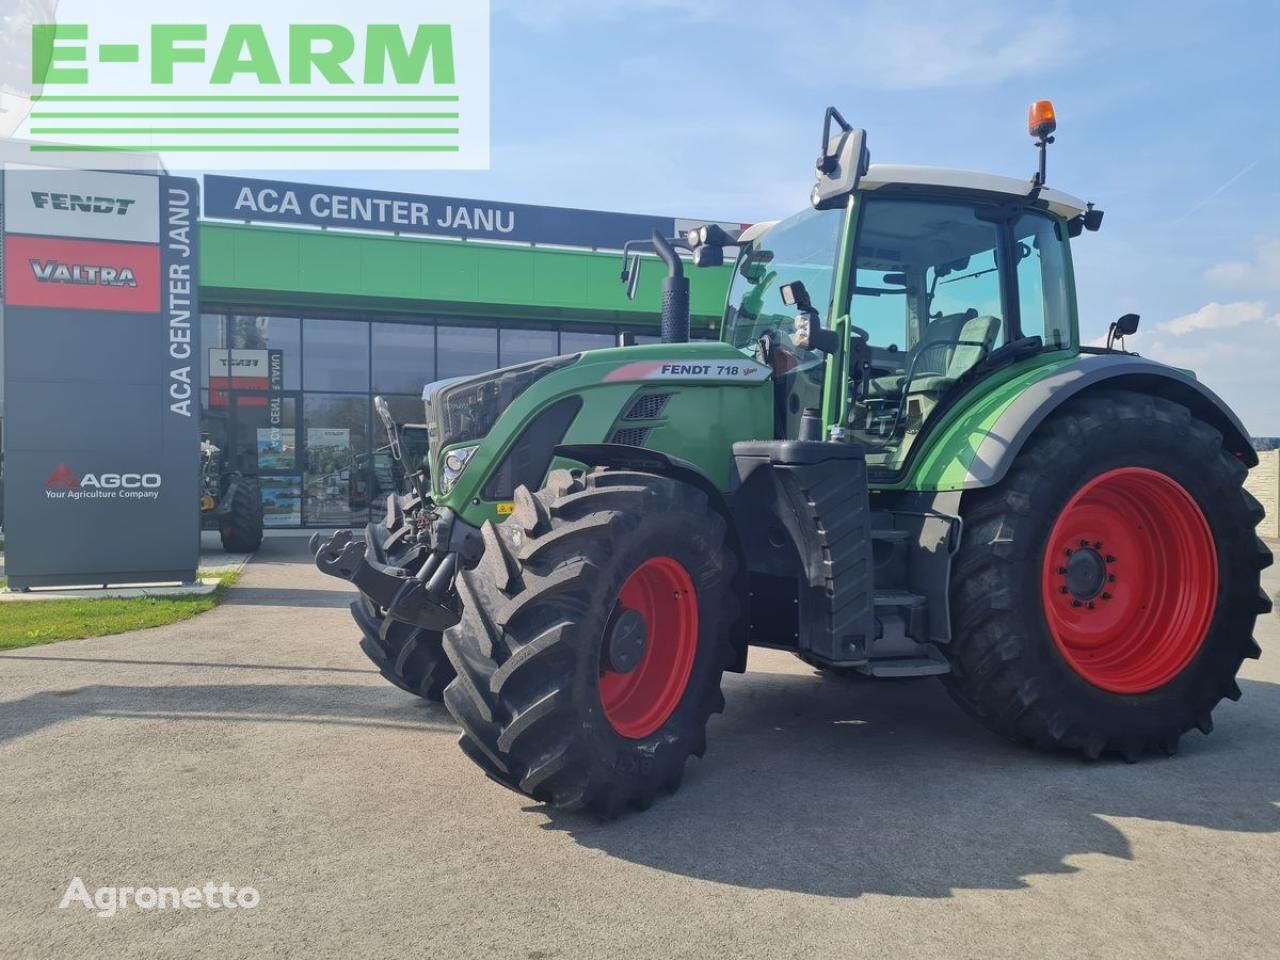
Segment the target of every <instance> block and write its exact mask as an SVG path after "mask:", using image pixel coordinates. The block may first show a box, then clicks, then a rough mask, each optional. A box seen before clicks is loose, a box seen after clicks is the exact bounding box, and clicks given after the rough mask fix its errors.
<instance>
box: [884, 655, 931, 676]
mask: <svg viewBox="0 0 1280 960" xmlns="http://www.w3.org/2000/svg"><path fill="white" fill-rule="evenodd" d="M864 669H865V670H866V672H867V673H868V674H870V675H871V676H873V677H932V676H937V675H938V674H940V673H950V672H951V664H949V663H948V662H947V661H946V660H945V659H943V658H942V657H941V656H930V657H900V658H898V659H896V660H872V661H870V662H869V663H868V664H867V665H866V667H865V668H864Z"/></svg>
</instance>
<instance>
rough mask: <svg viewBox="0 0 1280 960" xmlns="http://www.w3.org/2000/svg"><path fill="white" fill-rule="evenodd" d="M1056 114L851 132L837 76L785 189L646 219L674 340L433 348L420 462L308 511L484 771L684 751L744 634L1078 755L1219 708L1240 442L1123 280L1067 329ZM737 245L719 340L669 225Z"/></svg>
mask: <svg viewBox="0 0 1280 960" xmlns="http://www.w3.org/2000/svg"><path fill="white" fill-rule="evenodd" d="M1053 127H1054V121H1053V117H1052V109H1051V107H1050V106H1049V105H1048V104H1047V102H1045V101H1041V102H1039V103H1038V104H1037V105H1036V106H1035V107H1033V111H1032V134H1033V136H1035V137H1037V138H1038V143H1037V145H1038V146H1039V148H1040V164H1039V172H1038V173H1037V174H1036V175H1035V176H1034V177H1032V178H1030V180H1029V181H1027V180H1017V179H1011V178H1006V177H999V176H992V175H987V174H975V173H964V172H958V171H951V170H939V169H929V168H923V167H907V166H880V165H877V166H871V165H870V164H869V156H868V153H867V150H866V146H865V133H864V132H863V131H861V130H857V129H854V128H852V127H851V126H850V125H849V124H847V123H846V122H845V121H844V119H843V118H842V117H841V116H840V114H839V113H838V112H837V111H835V110H834V109H831V110H828V111H827V115H826V121H825V125H824V131H823V137H822V154H821V156H820V158H819V160H818V164H817V174H818V178H817V184H816V186H815V187H814V190H813V194H812V198H811V204H810V206H809V208H808V209H806V210H804V211H803V212H801V213H798V214H796V215H795V216H793V217H791V218H789V219H786V220H783V221H781V222H778V223H773V224H762V225H759V226H756V227H753V228H751V229H749V230H747V231H745V232H744V233H743V234H742V235H741V236H738V237H731V236H727V235H726V234H725V233H724V232H723V231H721V230H720V229H718V228H716V227H714V226H709V227H703V228H699V229H697V230H694V231H692V232H691V233H690V234H689V235H687V236H686V237H683V238H679V239H678V240H675V241H672V240H671V239H669V238H665V237H662V236H655V237H654V238H653V240H652V241H651V242H652V244H653V246H654V248H655V249H656V252H657V253H658V254H659V255H660V256H661V257H662V259H663V260H664V261H665V263H666V266H667V268H668V276H667V278H666V280H665V281H664V287H663V312H662V330H663V341H664V342H662V343H661V344H654V345H648V346H631V347H620V348H618V349H607V350H596V351H591V352H588V353H583V354H580V355H575V356H565V357H558V358H555V359H549V360H546V361H542V362H537V363H530V364H526V365H522V366H517V367H510V368H507V369H503V370H498V371H496V372H493V373H490V374H485V375H483V376H477V377H471V378H467V379H461V380H456V381H448V382H443V383H436V384H432V385H430V386H428V387H427V389H426V391H425V394H424V397H425V403H426V417H427V425H428V431H429V443H430V452H429V456H428V458H427V467H426V468H425V469H423V470H422V471H420V472H418V473H416V474H412V473H411V474H410V476H409V481H408V482H407V483H406V487H405V489H404V490H402V491H401V492H400V493H398V494H394V495H392V496H390V497H389V498H388V500H387V504H386V515H385V517H384V518H381V519H380V520H379V521H378V522H375V523H373V524H370V526H369V527H368V529H367V533H366V537H365V539H364V540H363V541H361V540H358V539H353V538H352V537H351V535H350V534H349V533H339V534H338V535H337V536H336V537H334V538H333V539H331V540H329V541H327V542H319V541H318V540H317V541H316V542H313V545H312V546H313V549H314V550H315V551H316V562H317V565H318V566H319V568H320V569H321V570H322V571H324V572H325V573H328V574H331V575H334V576H338V577H342V578H344V579H347V580H350V581H351V582H353V583H354V584H356V586H358V587H359V589H360V591H361V596H360V598H359V599H358V601H357V602H356V603H354V604H353V606H352V609H353V613H354V616H355V620H356V622H357V624H358V625H359V627H360V629H361V632H362V634H363V646H364V649H365V651H366V652H367V653H368V654H369V656H370V657H371V658H372V659H373V660H374V661H375V663H377V664H378V666H379V668H380V669H381V670H382V671H383V673H384V674H385V675H386V676H387V677H388V678H389V679H391V680H392V681H393V682H395V683H397V684H398V685H399V686H401V687H403V688H405V689H406V690H409V691H411V692H412V693H415V694H417V695H419V696H422V697H425V698H428V699H433V700H439V699H443V701H444V703H445V704H446V705H447V707H448V709H449V711H450V712H451V713H452V715H453V717H454V718H455V719H456V720H457V722H458V723H459V724H460V725H461V727H462V736H461V740H460V743H461V746H462V749H463V750H464V751H465V752H466V754H467V755H468V756H469V757H470V758H471V759H472V760H474V761H475V762H476V764H478V765H479V766H480V767H481V768H482V769H483V770H484V771H485V772H486V773H487V774H488V775H489V776H490V777H491V778H492V779H494V780H496V781H497V782H499V783H501V784H503V785H505V786H507V787H509V788H511V789H513V790H516V791H520V792H522V793H524V794H527V795H528V796H531V797H533V798H535V799H537V800H539V801H543V802H545V803H547V804H550V805H552V806H554V807H558V808H566V809H586V810H590V811H594V812H596V813H599V814H602V815H604V816H612V815H615V814H617V813H619V812H620V811H622V810H623V809H625V808H626V807H628V806H630V807H635V808H645V807H647V806H648V805H649V804H650V803H651V802H652V801H653V800H654V799H655V798H656V797H657V796H659V795H660V794H663V793H668V792H671V791H673V790H675V789H676V788H677V786H678V785H679V783H680V781H681V778H682V775H683V771H684V768H685V762H686V760H687V759H688V758H689V756H690V755H691V754H693V755H697V756H702V754H703V752H704V750H705V749H706V728H707V723H708V721H709V719H710V717H711V715H712V714H715V713H719V712H720V711H721V710H722V709H723V707H724V703H725V701H724V697H723V695H722V694H721V689H720V684H721V677H722V674H723V672H724V671H726V670H732V671H738V672H741V671H744V670H745V669H746V664H747V651H748V649H749V648H750V647H751V646H752V645H756V646H764V647H772V648H775V649H781V650H788V651H791V652H792V653H794V654H795V655H796V656H798V657H799V658H801V659H802V660H804V661H805V662H806V663H809V664H812V665H813V666H814V667H815V668H817V669H819V670H821V671H824V672H832V673H852V674H858V675H863V676H865V677H868V678H872V679H874V678H882V677H893V678H901V677H933V676H936V677H939V678H940V680H941V681H942V683H943V684H944V685H945V686H946V688H947V690H948V691H949V692H950V693H951V695H952V696H953V697H954V698H955V700H956V702H957V703H958V704H959V705H960V706H961V707H962V708H963V709H964V710H965V711H966V712H967V713H969V714H970V715H971V716H973V717H974V718H975V719H976V720H977V721H978V722H980V723H982V724H984V725H985V726H987V727H989V728H990V729H992V730H993V731H995V732H997V733H999V734H1002V735H1004V736H1007V737H1010V738H1012V739H1014V740H1017V741H1020V742H1023V743H1026V744H1030V745H1032V746H1035V747H1037V748H1040V749H1045V750H1065V751H1072V752H1075V753H1077V754H1081V755H1083V756H1084V757H1087V758H1089V759H1095V758H1098V757H1100V756H1102V755H1104V754H1109V755H1118V756H1120V757H1123V758H1124V759H1125V760H1129V761H1133V760H1136V759H1138V758H1139V756H1140V755H1142V754H1144V753H1146V752H1151V751H1159V752H1163V753H1166V754H1172V753H1173V752H1174V751H1175V750H1176V748H1177V745H1178V741H1179V738H1180V737H1181V736H1182V735H1183V734H1184V733H1186V732H1188V731H1189V730H1191V729H1193V728H1198V729H1199V730H1201V731H1202V732H1204V733H1208V732H1209V731H1210V729H1211V727H1212V721H1211V714H1212V712H1213V710H1214V708H1215V706H1216V705H1217V704H1218V703H1219V701H1221V700H1222V698H1223V697H1227V698H1230V699H1236V698H1238V697H1239V696H1240V688H1239V687H1238V686H1237V684H1236V673H1237V671H1238V670H1239V668H1240V666H1241V663H1242V662H1243V660H1244V659H1246V658H1253V657H1257V656H1259V653H1260V651H1259V648H1258V645H1257V644H1256V643H1255V641H1254V640H1253V637H1252V632H1253V626H1254V621H1255V618H1256V617H1257V616H1258V615H1259V614H1262V613H1265V612H1266V611H1268V610H1269V609H1270V603H1269V601H1268V600H1267V598H1266V596H1265V595H1264V594H1263V593H1262V592H1261V590H1260V587H1259V584H1260V571H1261V570H1262V569H1263V568H1264V567H1266V566H1267V565H1268V564H1269V563H1270V562H1271V555H1270V553H1269V551H1268V550H1267V549H1266V548H1265V546H1264V545H1263V544H1262V542H1261V541H1260V540H1259V539H1258V537H1257V536H1256V535H1255V532H1254V527H1255V525H1256V524H1257V523H1258V521H1259V520H1260V519H1261V517H1262V511H1261V509H1260V507H1259V505H1258V503H1257V502H1256V501H1255V500H1254V499H1253V498H1252V497H1251V496H1250V495H1249V494H1248V493H1246V492H1245V490H1244V489H1243V487H1242V483H1243V481H1244V478H1245V475H1246V472H1247V470H1248V468H1249V467H1250V466H1252V465H1253V464H1254V463H1255V462H1256V456H1255V454H1254V452H1253V449H1252V447H1251V445H1250V442H1249V437H1248V436H1247V434H1246V432H1245V430H1244V427H1243V426H1242V425H1241V423H1240V421H1239V420H1238V419H1237V418H1236V417H1235V415H1234V414H1233V413H1232V412H1231V411H1230V410H1229V409H1228V408H1227V407H1226V406H1225V405H1224V404H1223V403H1222V401H1221V400H1220V399H1219V398H1218V397H1217V396H1215V395H1214V394H1213V393H1212V392H1211V391H1210V390H1208V389H1207V388H1206V387H1204V386H1203V385H1202V384H1200V383H1199V382H1197V381H1196V379H1195V378H1194V377H1193V376H1192V375H1191V374H1189V373H1187V372H1185V371H1182V370H1176V369H1172V368H1170V367H1167V366H1163V365H1161V364H1159V363H1155V362H1153V361H1151V360H1147V359H1143V358H1142V357H1139V356H1138V355H1136V354H1134V353H1132V352H1128V351H1126V350H1125V349H1124V348H1123V337H1124V335H1126V334H1132V333H1133V332H1134V330H1135V329H1136V327H1137V323H1138V318H1137V317H1136V316H1133V315H1127V316H1125V317H1122V318H1121V319H1120V320H1118V321H1116V322H1115V323H1114V324H1112V328H1111V336H1110V337H1109V338H1108V345H1107V346H1106V347H1105V348H1102V347H1089V346H1082V345H1081V343H1080V335H1079V326H1078V317H1077V310H1076V297H1075V286H1074V280H1073V275H1072V266H1071V243H1070V241H1071V240H1072V239H1074V238H1076V237H1079V236H1080V235H1081V234H1082V233H1083V232H1084V231H1089V230H1096V229H1097V228H1098V227H1099V226H1100V224H1101V220H1102V212H1101V211H1099V210H1095V209H1094V208H1093V206H1092V205H1091V204H1086V203H1083V202H1081V201H1079V200H1076V199H1075V198H1073V197H1071V196H1068V195H1067V194H1064V193H1061V192H1059V191H1057V190H1052V189H1049V188H1048V187H1046V185H1045V178H1044V151H1045V146H1046V144H1047V143H1049V142H1052V137H1051V136H1050V134H1052V132H1053ZM728 246H736V247H737V248H738V251H739V252H738V255H737V260H736V265H735V270H734V274H733V283H732V287H731V289H730V291H729V296H728V304H727V306H726V309H725V316H724V323H723V330H722V340H721V341H720V342H688V340H689V334H688V330H689V320H688V280H687V278H686V277H685V276H684V265H685V260H684V258H682V257H681V256H679V255H678V254H677V250H676V248H678V247H683V248H685V249H687V250H688V251H690V252H691V254H692V261H693V263H694V264H695V265H715V264H720V263H722V262H723V261H724V249H725V248H726V247H728ZM640 263H641V261H640V260H639V259H631V260H627V259H625V258H624V264H626V266H625V267H624V271H623V274H624V280H627V281H629V282H630V283H631V284H632V286H633V288H634V283H635V280H636V277H637V276H638V272H639V269H640ZM381 409H382V411H383V412H384V413H385V404H384V405H381ZM384 420H385V421H386V423H387V424H388V430H389V432H390V433H391V439H392V446H393V450H398V449H399V441H398V439H397V437H396V435H395V434H396V431H395V425H394V423H393V422H392V421H391V419H390V415H389V414H386V415H385V416H384ZM850 689H851V695H853V693H854V691H855V688H852V687H851V688H850Z"/></svg>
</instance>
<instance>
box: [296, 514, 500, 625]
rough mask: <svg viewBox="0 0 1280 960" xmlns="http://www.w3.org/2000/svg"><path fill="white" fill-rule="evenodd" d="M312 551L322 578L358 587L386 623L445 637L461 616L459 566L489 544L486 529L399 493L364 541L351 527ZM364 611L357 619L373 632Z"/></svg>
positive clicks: (318, 540) (314, 542)
mask: <svg viewBox="0 0 1280 960" xmlns="http://www.w3.org/2000/svg"><path fill="white" fill-rule="evenodd" d="M311 550H312V552H313V553H314V554H315V558H316V566H317V567H318V568H319V569H320V572H321V573H326V574H328V575H329V576H331V577H338V578H340V579H342V580H347V581H350V582H351V583H353V584H355V586H356V587H357V588H358V589H359V590H360V592H361V593H362V594H364V596H366V597H368V598H369V600H370V601H372V602H373V603H374V604H376V605H377V606H378V607H380V608H382V610H383V611H385V617H386V618H387V620H390V621H396V622H399V623H405V624H409V625H411V626H413V627H416V628H418V629H421V630H428V631H432V632H437V633H438V632H441V631H443V630H446V629H447V628H449V627H451V626H453V625H454V624H455V623H457V622H458V620H459V619H460V618H461V615H462V614H461V608H460V602H459V600H458V593H457V590H456V589H455V586H454V578H455V577H456V575H457V573H458V570H459V567H460V566H470V565H474V563H475V562H476V561H477V560H478V559H479V557H480V554H481V552H482V546H481V539H480V532H479V531H478V530H476V529H475V528H474V527H472V526H470V525H469V524H467V523H464V522H462V521H461V520H459V519H458V517H457V514H455V513H454V512H453V511H452V510H450V509H449V508H447V507H446V508H444V509H440V510H437V509H434V508H433V507H432V506H431V505H430V504H429V503H424V502H423V500H422V498H421V497H420V496H419V495H417V494H416V493H410V494H395V493H393V494H390V495H389V496H388V497H387V512H386V516H385V518H384V519H382V520H380V521H377V522H375V523H370V524H369V525H368V526H367V527H366V528H365V539H364V540H357V539H355V538H353V537H352V535H351V532H350V531H349V530H339V531H338V532H337V533H335V534H334V535H333V536H332V537H330V538H329V539H328V540H323V539H322V537H321V535H320V534H316V535H315V536H313V537H312V538H311ZM360 612H361V611H355V613H356V622H357V623H359V624H360V626H361V629H362V630H364V631H365V632H366V633H367V632H369V631H370V630H371V629H372V627H373V624H371V623H369V622H366V621H367V620H368V619H369V618H367V617H361V616H360ZM369 639H370V640H372V641H373V642H379V639H381V640H382V641H385V637H382V638H373V637H370V638H369Z"/></svg>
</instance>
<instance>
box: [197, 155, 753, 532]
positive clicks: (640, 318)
mask: <svg viewBox="0 0 1280 960" xmlns="http://www.w3.org/2000/svg"><path fill="white" fill-rule="evenodd" d="M203 197H204V211H203V218H202V221H201V224H200V230H199V262H200V314H201V316H200V328H201V330H200V333H201V344H202V351H203V360H204V363H203V364H202V366H203V373H202V383H201V393H200V396H201V408H202V419H201V432H202V434H203V435H205V436H207V437H208V438H209V440H210V441H211V442H213V443H214V444H215V445H217V446H218V447H219V448H220V449H222V450H223V451H224V452H225V454H226V455H227V456H229V457H230V458H231V460H232V461H233V463H235V464H236V465H237V466H242V467H248V468H251V469H256V470H257V472H258V473H259V475H260V476H261V478H262V484H263V500H264V505H265V512H266V522H267V524H268V525H269V526H275V527H306V526H320V527H331V526H347V525H353V524H354V525H358V524H361V523H363V522H364V521H365V517H366V516H367V515H368V512H369V510H370V509H371V508H372V507H373V505H375V504H377V503H378V502H379V500H380V499H383V498H384V496H385V490H386V487H387V484H388V482H389V478H390V469H389V468H390V463H389V461H388V460H387V457H386V453H385V451H380V450H379V448H380V447H382V446H383V444H384V442H385V441H384V440H383V438H382V431H381V427H380V425H379V424H378V423H377V421H376V419H375V417H374V414H373V410H372V398H373V396H375V395H377V394H381V395H383V396H385V397H386V398H387V399H388V401H389V402H390V404H391V408H392V410H393V412H394V413H395V415H396V417H397V419H399V420H401V421H403V422H415V421H419V420H420V419H421V416H422V413H421V411H422V404H421V399H420V398H421V394H422V388H423V386H424V385H425V384H427V383H429V382H431V381H433V380H440V379H444V378H448V377H460V376H467V375H471V374H477V373H483V372H485V371H487V370H491V369H494V368H496V367H499V366H507V365H510V364H516V363H523V362H527V361H531V360H537V359H540V358H543V357H549V356H556V355H560V354H566V353H574V352H577V351H581V350H590V349H597V348H600V347H607V346H612V345H616V344H617V343H618V342H619V341H620V338H621V337H622V336H623V335H624V334H629V335H631V336H632V337H634V339H635V341H636V342H640V343H643V342H652V341H655V340H656V339H657V326H658V320H657V318H658V309H659V284H660V280H661V277H662V275H663V270H662V269H661V264H660V263H658V262H656V261H655V262H653V263H651V264H649V265H648V267H647V269H646V270H645V271H644V274H643V281H642V283H641V286H640V290H639V292H638V295H637V297H636V299H635V300H634V301H631V300H628V299H627V296H626V291H625V289H624V287H623V285H622V284H621V283H620V282H619V272H620V266H621V263H620V253H619V251H620V249H621V247H622V244H623V243H625V242H626V241H627V240H632V239H640V238H646V237H648V236H650V235H651V234H652V232H653V231H654V230H655V229H657V230H659V231H661V232H663V233H664V234H665V235H668V236H671V235H673V233H674V232H676V231H678V230H680V229H681V227H683V226H685V225H686V222H685V221H679V220H674V219H672V218H661V217H645V216H637V215H631V214H610V213H602V212H596V211H583V210H570V209H559V208H549V207H534V206H526V205H519V204H503V203H493V202H487V201H474V200H461V199H454V198H443V197H422V196H410V195H402V194H391V193H385V192H381V191H370V190H357V189H347V188H342V187H325V186H314V185H303V184H289V183H277V182H270V181H261V180H245V179H241V178H232V177H220V176H212V175H210V176H206V177H205V178H204V182H203ZM728 277H729V270H728V268H719V269H710V270H700V271H696V272H695V273H694V275H693V289H692V314H693V317H692V328H693V334H694V336H695V337H715V336H716V335H717V329H718V324H719V320H720V316H721V313H722V310H723V305H724V297H725V290H726V287H727V284H728Z"/></svg>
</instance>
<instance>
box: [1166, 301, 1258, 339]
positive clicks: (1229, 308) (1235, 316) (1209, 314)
mask: <svg viewBox="0 0 1280 960" xmlns="http://www.w3.org/2000/svg"><path fill="white" fill-rule="evenodd" d="M1259 320H1265V321H1267V322H1268V323H1272V324H1280V314H1271V315H1270V316H1268V315H1267V305H1266V303H1265V302H1264V301H1262V300H1238V301H1236V302H1235V303H1206V304H1205V305H1204V306H1203V307H1201V308H1200V309H1199V310H1197V311H1196V312H1195V313H1188V314H1185V315H1183V316H1181V317H1176V318H1175V319H1173V320H1170V321H1168V322H1167V323H1162V324H1160V326H1159V327H1158V328H1157V329H1158V330H1161V331H1165V332H1167V333H1171V334H1173V335H1174V336H1175V337H1181V336H1185V335H1186V334H1189V333H1195V332H1196V331H1198V330H1222V329H1224V328H1227V327H1240V326H1244V325H1245V324H1246V323H1257V322H1258V321H1259Z"/></svg>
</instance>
